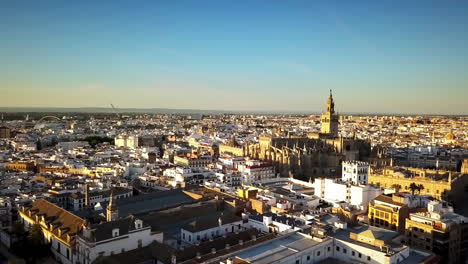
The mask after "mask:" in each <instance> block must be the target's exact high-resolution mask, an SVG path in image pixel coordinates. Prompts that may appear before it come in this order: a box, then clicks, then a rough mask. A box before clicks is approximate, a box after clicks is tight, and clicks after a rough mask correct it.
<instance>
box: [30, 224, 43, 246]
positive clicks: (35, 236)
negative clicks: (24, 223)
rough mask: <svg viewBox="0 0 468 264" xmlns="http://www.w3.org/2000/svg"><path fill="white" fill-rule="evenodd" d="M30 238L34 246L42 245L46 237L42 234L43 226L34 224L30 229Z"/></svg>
mask: <svg viewBox="0 0 468 264" xmlns="http://www.w3.org/2000/svg"><path fill="white" fill-rule="evenodd" d="M28 240H29V242H30V243H31V245H33V246H41V245H42V244H44V237H43V236H42V230H41V226H40V225H39V224H34V225H33V226H31V228H30V229H29V234H28Z"/></svg>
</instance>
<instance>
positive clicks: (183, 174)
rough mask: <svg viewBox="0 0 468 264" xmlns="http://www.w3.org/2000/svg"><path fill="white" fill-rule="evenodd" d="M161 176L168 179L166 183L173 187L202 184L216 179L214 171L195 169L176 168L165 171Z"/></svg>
mask: <svg viewBox="0 0 468 264" xmlns="http://www.w3.org/2000/svg"><path fill="white" fill-rule="evenodd" d="M163 176H165V177H168V178H169V181H168V183H169V184H170V185H172V186H173V187H175V186H177V185H183V184H187V183H188V184H204V183H205V182H206V181H208V180H212V179H214V178H215V177H216V173H215V172H214V171H210V170H205V169H195V168H184V167H176V168H170V169H166V170H165V171H164V172H163Z"/></svg>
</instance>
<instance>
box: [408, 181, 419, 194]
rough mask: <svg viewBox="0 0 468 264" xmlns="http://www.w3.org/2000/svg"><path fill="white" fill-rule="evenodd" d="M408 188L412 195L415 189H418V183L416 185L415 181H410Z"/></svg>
mask: <svg viewBox="0 0 468 264" xmlns="http://www.w3.org/2000/svg"><path fill="white" fill-rule="evenodd" d="M409 188H410V190H411V194H412V195H414V192H415V191H416V190H418V185H417V184H416V183H414V182H412V183H411V184H410V186H409Z"/></svg>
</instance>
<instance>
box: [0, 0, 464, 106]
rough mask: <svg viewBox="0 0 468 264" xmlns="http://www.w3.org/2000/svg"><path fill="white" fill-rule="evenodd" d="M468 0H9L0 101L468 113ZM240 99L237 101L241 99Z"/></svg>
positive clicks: (0, 44)
mask: <svg viewBox="0 0 468 264" xmlns="http://www.w3.org/2000/svg"><path fill="white" fill-rule="evenodd" d="M467 13H468V2H440V1H410V2H408V1H392V2H385V3H384V2H376V1H364V2H361V3H360V4H357V3H354V2H338V1H321V2H319V1H317V2H316V1H288V2H272V1H271V2H270V1H268V2H267V1H252V2H240V1H235V2H227V1H212V0H210V1H139V2H137V3H136V2H132V1H128V2H125V1H115V2H114V1H113V2H112V4H109V3H104V2H96V1H79V2H59V1H47V0H45V1H39V2H37V1H24V2H22V1H21V2H20V1H5V2H3V3H2V8H1V9H0V30H1V32H2V41H0V57H1V58H2V60H1V61H0V92H1V96H0V107H20V108H21V107H32V108H38V107H46V108H47V107H49V108H50V107H58V108H63V107H65V108H89V107H105V108H109V107H110V104H111V103H113V104H114V105H116V106H117V107H118V108H122V109H124V108H138V109H144V108H146V109H148V108H166V109H200V110H206V111H214V110H221V111H249V112H255V111H258V112H282V111H288V112H304V113H310V112H322V111H323V110H324V108H325V103H326V99H327V97H328V93H329V89H333V95H334V98H335V103H336V110H337V111H338V112H341V113H393V114H427V115H437V114H439V115H466V114H468V103H467V102H466V98H468V35H467V34H466V30H467V28H468V16H466V14H467ZM244 109H245V110H244Z"/></svg>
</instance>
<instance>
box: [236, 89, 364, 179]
mask: <svg viewBox="0 0 468 264" xmlns="http://www.w3.org/2000/svg"><path fill="white" fill-rule="evenodd" d="M320 121H321V129H320V133H311V134H309V135H305V136H288V137H272V136H262V137H260V139H259V142H258V143H256V144H249V145H247V146H244V153H245V155H246V156H249V157H251V158H254V159H261V160H265V161H269V162H271V163H272V164H274V166H275V168H276V171H277V172H278V173H280V175H281V177H288V176H289V177H295V178H298V179H303V180H308V179H311V178H315V177H323V176H329V177H333V176H339V175H340V173H341V163H342V162H343V161H347V160H367V158H368V157H369V156H370V153H371V146H370V143H369V142H368V141H365V140H360V139H356V138H344V137H341V136H339V131H338V122H339V116H338V114H337V113H336V112H335V103H334V101H333V95H332V93H331V90H330V96H329V97H328V101H327V108H326V111H325V112H324V113H323V114H322V115H321V118H320Z"/></svg>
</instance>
